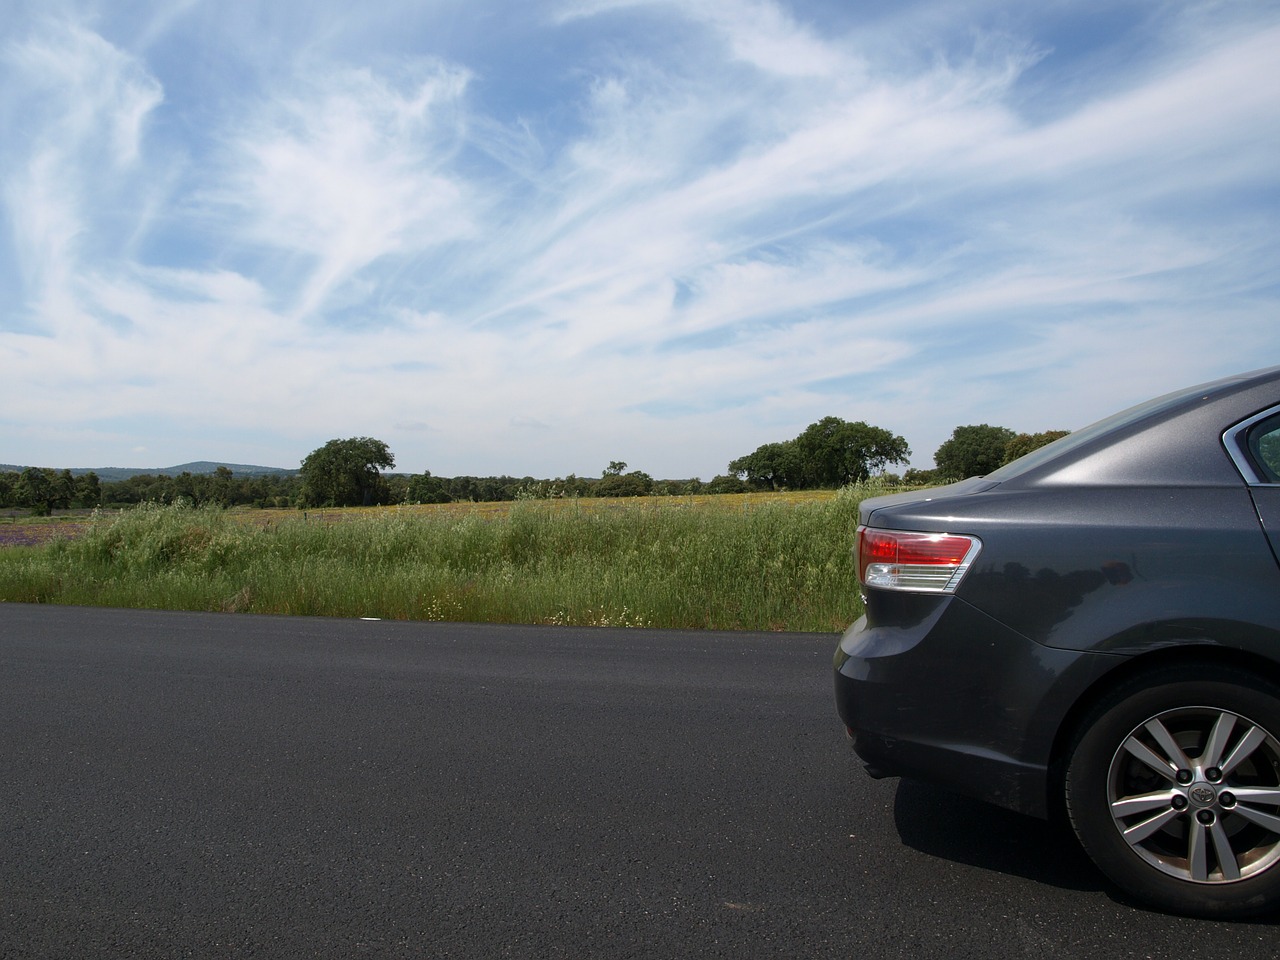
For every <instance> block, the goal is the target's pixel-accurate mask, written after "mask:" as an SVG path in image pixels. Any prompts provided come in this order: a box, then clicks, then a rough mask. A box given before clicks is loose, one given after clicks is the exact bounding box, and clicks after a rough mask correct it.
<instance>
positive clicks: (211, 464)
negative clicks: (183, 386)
mask: <svg viewBox="0 0 1280 960" xmlns="http://www.w3.org/2000/svg"><path fill="white" fill-rule="evenodd" d="M219 467H226V468H227V469H228V470H230V471H231V472H232V473H233V474H234V475H235V476H238V477H260V476H288V475H289V474H294V473H297V472H298V471H297V470H286V469H285V468H283V467H258V466H253V465H251V464H247V463H221V462H218V461H214V460H196V461H193V462H192V463H180V464H178V465H177V466H176V467H72V468H71V475H72V476H73V477H78V476H81V475H82V474H86V473H96V474H97V475H98V479H99V480H101V481H103V482H104V483H116V482H118V481H120V480H128V479H129V478H130V477H136V476H138V474H141V473H149V474H151V475H152V476H153V477H154V476H159V475H160V474H164V475H165V476H167V477H176V476H180V475H181V474H184V473H190V474H202V473H216V472H217V470H218V468H219ZM25 469H27V468H26V467H19V466H14V465H13V464H9V463H0V473H5V472H15V473H21V472H22V471H23V470H25ZM56 469H57V471H58V472H59V473H61V472H62V469H63V468H62V467H57V468H56Z"/></svg>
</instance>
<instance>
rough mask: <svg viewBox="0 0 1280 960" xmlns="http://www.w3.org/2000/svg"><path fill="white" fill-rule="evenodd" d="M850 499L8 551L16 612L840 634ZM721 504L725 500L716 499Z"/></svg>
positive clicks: (144, 523)
mask: <svg viewBox="0 0 1280 960" xmlns="http://www.w3.org/2000/svg"><path fill="white" fill-rule="evenodd" d="M875 492H880V491H878V490H867V489H859V488H849V489H847V490H845V491H842V492H841V493H840V494H838V495H834V496H830V495H829V496H826V497H823V498H806V499H803V500H799V501H797V502H791V501H788V500H787V499H786V498H783V497H776V498H763V499H745V498H744V499H741V500H738V501H716V502H714V503H712V504H708V502H706V501H705V500H698V501H695V500H693V499H688V500H685V499H681V498H661V499H658V498H643V499H636V500H634V501H628V502H625V503H618V502H612V503H608V504H604V503H601V502H599V501H589V500H584V501H571V502H564V501H521V502H518V503H515V504H512V505H510V507H509V509H507V510H506V511H505V512H503V513H489V514H480V513H474V512H473V513H465V512H458V511H447V510H430V509H427V508H417V509H396V508H388V509H384V510H380V511H372V512H370V511H353V512H343V513H340V514H337V515H336V518H335V515H328V516H326V517H324V518H317V517H314V516H312V517H310V518H306V517H305V515H303V516H294V515H288V516H287V517H286V518H284V519H279V518H278V515H277V517H276V518H273V517H272V515H271V514H270V513H269V512H265V511H264V512H257V513H233V512H228V511H223V510H219V509H217V508H198V509H196V508H191V507H187V506H182V505H177V506H159V505H155V504H147V505H143V506H141V507H138V508H136V509H133V510H130V511H127V512H124V513H121V514H118V515H115V516H113V517H105V516H99V517H95V518H94V519H93V520H91V521H90V523H89V525H88V529H87V530H86V531H85V532H84V533H83V534H82V535H81V536H79V537H78V538H76V539H74V540H64V541H55V542H54V543H51V544H49V545H47V546H41V547H15V548H10V549H5V550H0V599H3V600H8V601H16V602H34V603H62V604H88V605H97V606H126V607H145V608H164V609H183V610H226V611H251V612H256V613H276V614H300V615H315V616H339V617H357V616H360V617H381V618H385V619H410V620H452V621H472V622H490V623H546V624H562V625H582V624H589V625H601V626H606V625H608V626H631V627H677V628H709V629H729V630H799V631H834V630H839V629H842V628H843V627H844V626H846V625H847V624H848V623H849V622H850V621H851V620H853V619H854V618H856V617H857V615H858V614H859V613H860V610H859V601H858V596H857V589H856V585H855V583H854V571H853V564H852V555H851V547H852V544H853V534H854V529H855V526H856V522H857V504H858V502H859V501H860V500H861V499H862V497H863V496H865V495H868V494H870V493H875ZM713 499H714V498H713Z"/></svg>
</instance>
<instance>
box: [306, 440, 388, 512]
mask: <svg viewBox="0 0 1280 960" xmlns="http://www.w3.org/2000/svg"><path fill="white" fill-rule="evenodd" d="M395 465H396V458H395V456H394V455H392V453H391V451H390V449H388V447H387V445H386V444H385V443H383V442H382V441H381V440H375V439H373V438H372V437H351V438H349V439H346V440H330V441H329V442H328V443H326V444H325V445H324V446H323V447H320V448H319V449H318V450H313V451H311V453H309V454H307V457H306V459H305V460H303V461H302V468H301V470H300V471H299V472H300V474H301V477H302V499H303V502H304V503H305V504H307V505H309V506H329V507H354V506H369V505H371V504H375V503H383V502H385V501H386V499H387V496H388V495H389V489H388V487H387V484H386V482H385V481H384V480H383V479H382V475H381V474H380V473H379V472H378V468H379V467H388V468H389V467H394V466H395Z"/></svg>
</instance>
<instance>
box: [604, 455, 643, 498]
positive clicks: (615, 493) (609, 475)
mask: <svg viewBox="0 0 1280 960" xmlns="http://www.w3.org/2000/svg"><path fill="white" fill-rule="evenodd" d="M626 469H627V465H626V463H624V462H623V461H621V460H612V461H610V462H609V466H608V467H606V468H605V471H604V473H603V474H601V476H600V482H599V483H597V484H596V486H595V491H594V493H595V495H596V496H597V497H647V496H648V495H649V494H651V493H652V492H653V477H651V476H649V474H647V473H644V472H643V471H641V470H632V471H630V472H629V473H623V471H624V470H626Z"/></svg>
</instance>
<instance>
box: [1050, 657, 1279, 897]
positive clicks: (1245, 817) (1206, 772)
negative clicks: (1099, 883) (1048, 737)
mask: <svg viewBox="0 0 1280 960" xmlns="http://www.w3.org/2000/svg"><path fill="white" fill-rule="evenodd" d="M1278 737H1280V688H1278V687H1276V686H1275V685H1273V684H1271V683H1269V682H1266V681H1264V680H1262V679H1261V678H1259V677H1257V676H1254V675H1253V674H1250V673H1248V672H1245V671H1242V670H1237V669H1234V668H1230V667H1217V666H1203V665H1202V666H1197V667H1194V668H1191V667H1187V668H1177V669H1166V670H1162V671H1158V672H1153V673H1147V674H1144V675H1142V676H1140V677H1135V678H1133V679H1131V680H1130V681H1129V682H1128V683H1126V684H1125V685H1124V686H1123V687H1122V688H1121V689H1118V690H1116V691H1115V692H1114V693H1113V695H1112V696H1111V697H1109V698H1108V699H1107V700H1106V701H1104V702H1103V703H1102V704H1100V705H1099V707H1098V708H1097V709H1096V710H1094V711H1093V712H1092V713H1091V714H1090V716H1089V717H1088V718H1087V719H1086V720H1085V722H1084V723H1083V724H1082V725H1081V727H1080V728H1079V733H1078V736H1077V737H1076V739H1075V742H1074V744H1073V746H1072V749H1071V750H1070V753H1069V756H1068V760H1067V771H1066V780H1065V791H1064V792H1065V799H1066V805H1067V812H1068V814H1069V815H1070V818H1071V823H1072V826H1073V827H1074V829H1075V832H1076V836H1077V837H1079V839H1080V843H1081V844H1082V845H1083V847H1084V849H1085V852H1086V853H1087V854H1088V855H1089V857H1090V858H1091V859H1092V860H1093V862H1094V863H1095V864H1097V866H1098V867H1099V869H1101V870H1102V872H1103V873H1104V874H1106V875H1107V876H1108V877H1109V878H1110V879H1111V880H1112V881H1113V882H1114V883H1115V884H1116V885H1117V886H1119V887H1120V888H1121V889H1122V890H1124V891H1125V892H1127V893H1128V894H1130V895H1131V896H1133V897H1134V898H1136V899H1138V900H1141V901H1144V902H1146V903H1148V904H1150V905H1152V906H1155V907H1158V908H1160V909H1163V910H1168V911H1172V912H1176V913H1183V914H1191V915H1195V916H1201V917H1211V918H1216V919H1232V918H1243V917H1249V916H1257V915H1260V914H1265V913H1269V912H1271V911H1273V910H1276V909H1277V908H1280V739H1277V738H1278Z"/></svg>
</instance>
